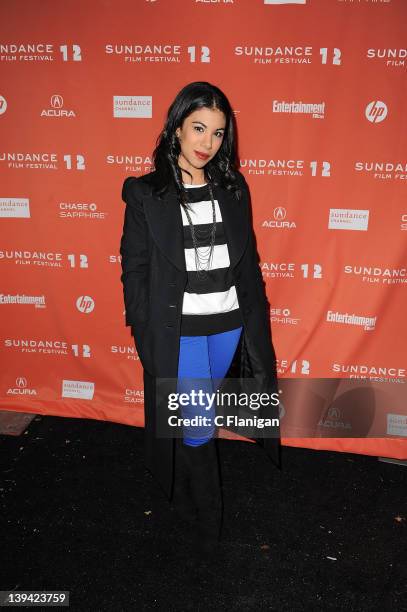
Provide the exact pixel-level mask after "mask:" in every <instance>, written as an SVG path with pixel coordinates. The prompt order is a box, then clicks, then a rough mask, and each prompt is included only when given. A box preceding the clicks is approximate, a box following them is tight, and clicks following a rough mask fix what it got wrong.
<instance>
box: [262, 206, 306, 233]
mask: <svg viewBox="0 0 407 612" xmlns="http://www.w3.org/2000/svg"><path fill="white" fill-rule="evenodd" d="M273 217H274V218H273V219H266V220H265V221H263V223H262V224H261V226H262V227H269V228H276V229H295V228H296V227H297V226H296V224H295V222H294V221H289V220H288V219H287V218H286V217H287V209H286V208H284V206H276V207H275V208H274V210H273Z"/></svg>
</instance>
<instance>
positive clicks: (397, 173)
mask: <svg viewBox="0 0 407 612" xmlns="http://www.w3.org/2000/svg"><path fill="white" fill-rule="evenodd" d="M354 169H355V171H356V172H359V173H363V174H366V175H367V176H371V177H373V178H374V179H378V180H384V181H388V180H393V181H405V180H407V162H402V161H396V162H392V161H379V162H378V161H370V162H366V161H365V162H363V161H357V162H355V166H354Z"/></svg>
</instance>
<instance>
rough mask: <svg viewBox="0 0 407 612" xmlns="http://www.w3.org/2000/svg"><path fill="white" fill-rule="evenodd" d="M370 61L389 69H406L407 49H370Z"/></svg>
mask: <svg viewBox="0 0 407 612" xmlns="http://www.w3.org/2000/svg"><path fill="white" fill-rule="evenodd" d="M366 57H367V59H368V60H376V61H379V62H380V63H381V64H384V65H385V66H389V67H395V68H404V67H405V65H406V58H407V49H406V48H400V49H390V48H383V49H368V50H367V51H366Z"/></svg>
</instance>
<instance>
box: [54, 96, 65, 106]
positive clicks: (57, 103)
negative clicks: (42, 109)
mask: <svg viewBox="0 0 407 612" xmlns="http://www.w3.org/2000/svg"><path fill="white" fill-rule="evenodd" d="M63 105H64V99H63V97H62V96H60V95H58V94H54V95H53V96H51V106H52V108H62V107H63Z"/></svg>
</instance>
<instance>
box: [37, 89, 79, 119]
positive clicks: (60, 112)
mask: <svg viewBox="0 0 407 612" xmlns="http://www.w3.org/2000/svg"><path fill="white" fill-rule="evenodd" d="M50 106H51V108H43V109H42V111H41V117H76V114H75V112H74V111H73V110H70V109H65V108H63V106H64V99H63V97H62V96H61V95H59V94H54V95H52V96H51V98H50Z"/></svg>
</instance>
